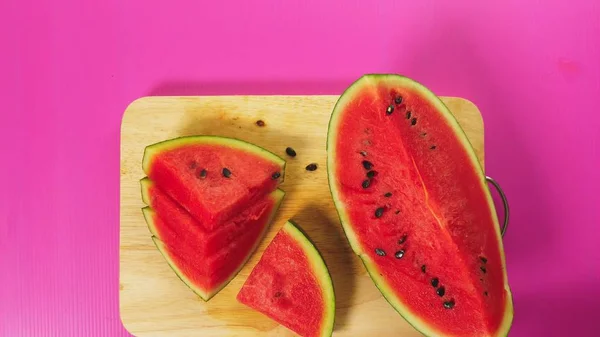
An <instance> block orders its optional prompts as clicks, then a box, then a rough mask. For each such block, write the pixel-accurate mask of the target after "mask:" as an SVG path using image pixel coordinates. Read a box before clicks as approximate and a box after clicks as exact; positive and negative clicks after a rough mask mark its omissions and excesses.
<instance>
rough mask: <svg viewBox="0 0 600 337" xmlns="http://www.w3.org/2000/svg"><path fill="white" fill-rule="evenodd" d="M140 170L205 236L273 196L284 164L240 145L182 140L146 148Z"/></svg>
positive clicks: (211, 138) (213, 139) (208, 138)
mask: <svg viewBox="0 0 600 337" xmlns="http://www.w3.org/2000/svg"><path fill="white" fill-rule="evenodd" d="M142 168H143V170H144V172H145V173H146V175H147V176H148V177H149V178H150V179H151V180H152V181H154V182H155V183H156V185H158V186H159V187H160V188H161V189H162V190H163V191H164V192H165V193H166V194H167V195H169V196H170V197H171V198H173V199H174V200H175V201H176V202H177V203H178V204H180V205H181V206H182V207H183V208H184V209H186V210H187V211H188V212H189V213H190V214H191V215H192V216H193V217H194V218H195V219H196V220H198V221H199V222H200V223H202V225H204V226H205V227H206V229H208V230H213V229H214V228H216V227H217V226H219V225H221V224H222V223H223V222H225V221H227V220H229V219H230V218H232V217H233V216H235V215H237V214H238V213H240V212H241V211H242V210H243V209H245V208H247V207H248V206H249V205H250V204H252V203H254V202H255V201H257V200H259V199H260V198H262V197H263V196H265V195H267V194H268V193H270V192H272V191H274V190H275V189H276V188H277V186H278V185H279V184H280V183H281V182H282V181H283V177H284V174H285V161H284V160H283V159H282V158H280V157H278V156H276V155H275V154H273V153H271V152H269V151H267V150H265V149H263V148H260V147H258V146H256V145H253V144H250V143H247V142H245V141H242V140H238V139H234V138H226V137H217V136H186V137H179V138H174V139H171V140H167V141H163V142H160V143H156V144H153V145H150V146H148V147H146V149H145V150H144V158H143V163H142Z"/></svg>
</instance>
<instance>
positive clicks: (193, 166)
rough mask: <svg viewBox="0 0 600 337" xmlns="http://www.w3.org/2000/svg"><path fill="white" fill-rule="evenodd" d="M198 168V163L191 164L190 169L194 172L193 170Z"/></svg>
mask: <svg viewBox="0 0 600 337" xmlns="http://www.w3.org/2000/svg"><path fill="white" fill-rule="evenodd" d="M196 166H198V164H196V162H195V161H193V162H191V163H190V169H192V170H193V169H195V168H196Z"/></svg>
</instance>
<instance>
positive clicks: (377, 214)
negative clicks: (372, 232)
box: [375, 207, 383, 218]
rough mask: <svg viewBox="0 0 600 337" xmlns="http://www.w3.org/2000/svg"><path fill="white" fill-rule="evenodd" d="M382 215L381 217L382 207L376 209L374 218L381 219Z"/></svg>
mask: <svg viewBox="0 0 600 337" xmlns="http://www.w3.org/2000/svg"><path fill="white" fill-rule="evenodd" d="M382 215H383V207H379V208H378V209H376V210H375V217H376V218H381V216H382Z"/></svg>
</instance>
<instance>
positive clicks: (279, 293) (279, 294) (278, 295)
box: [275, 291, 283, 298]
mask: <svg viewBox="0 0 600 337" xmlns="http://www.w3.org/2000/svg"><path fill="white" fill-rule="evenodd" d="M281 295H283V294H282V293H281V292H279V291H278V292H276V293H275V298H278V297H281Z"/></svg>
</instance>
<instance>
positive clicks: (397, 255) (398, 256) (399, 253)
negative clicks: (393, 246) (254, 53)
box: [394, 250, 404, 259]
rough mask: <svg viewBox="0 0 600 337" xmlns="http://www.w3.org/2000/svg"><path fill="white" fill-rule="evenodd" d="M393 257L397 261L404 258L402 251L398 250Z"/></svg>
mask: <svg viewBox="0 0 600 337" xmlns="http://www.w3.org/2000/svg"><path fill="white" fill-rule="evenodd" d="M394 256H395V257H396V258H397V259H401V258H403V257H404V250H399V251H397V252H396V254H394Z"/></svg>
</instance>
